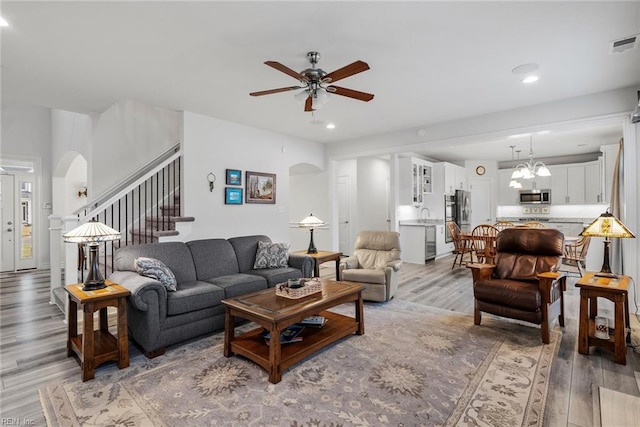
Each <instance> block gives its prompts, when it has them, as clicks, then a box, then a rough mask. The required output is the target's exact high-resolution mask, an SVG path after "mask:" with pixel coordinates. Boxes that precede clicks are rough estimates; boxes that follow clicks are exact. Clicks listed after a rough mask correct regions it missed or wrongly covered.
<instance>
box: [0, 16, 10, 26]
mask: <svg viewBox="0 0 640 427" xmlns="http://www.w3.org/2000/svg"><path fill="white" fill-rule="evenodd" d="M8 26H9V23H8V22H7V21H6V20H5V19H4V18H3V17H2V16H0V27H8Z"/></svg>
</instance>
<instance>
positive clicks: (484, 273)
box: [467, 263, 496, 283]
mask: <svg viewBox="0 0 640 427" xmlns="http://www.w3.org/2000/svg"><path fill="white" fill-rule="evenodd" d="M467 268H470V269H471V274H472V275H473V283H476V282H478V281H480V280H486V279H490V278H491V276H492V275H493V270H495V268H496V266H495V265H493V264H478V263H469V264H467Z"/></svg>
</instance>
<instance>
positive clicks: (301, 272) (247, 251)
mask: <svg viewBox="0 0 640 427" xmlns="http://www.w3.org/2000/svg"><path fill="white" fill-rule="evenodd" d="M259 241H263V242H271V240H270V239H269V237H267V236H242V237H234V238H230V239H205V240H195V241H191V242H186V243H184V242H166V243H150V244H142V245H133V246H126V247H123V248H120V249H118V250H117V251H116V253H115V265H114V267H115V270H116V271H114V272H113V273H111V274H110V275H109V280H111V281H112V282H114V283H117V284H119V285H121V286H123V287H125V288H127V289H129V290H130V291H131V296H130V297H129V298H128V313H127V314H128V327H129V333H130V336H131V337H132V338H133V339H134V340H135V342H137V343H138V344H139V345H140V347H142V349H143V351H144V353H145V354H146V355H147V357H150V358H151V357H155V356H159V355H161V354H163V353H164V352H165V347H166V346H168V345H171V344H175V343H177V342H180V341H184V340H187V339H190V338H193V337H197V336H199V335H203V334H206V333H210V332H213V331H217V330H220V329H224V313H225V306H224V305H223V304H222V303H221V301H222V300H223V299H225V298H231V297H234V296H237V295H241V294H244V293H247V292H253V291H257V290H260V289H266V288H267V287H273V286H275V285H276V284H278V283H281V282H285V281H286V280H287V279H290V278H291V279H293V278H300V277H311V276H312V275H313V267H314V260H313V258H311V257H309V256H306V255H299V254H290V255H289V259H288V264H289V265H288V266H287V267H279V268H264V269H254V268H253V267H254V261H255V257H256V251H257V248H258V242H259ZM139 257H147V258H154V259H157V260H160V261H162V262H163V263H164V264H165V265H166V266H167V267H168V268H169V269H170V270H171V272H172V273H173V275H175V278H176V281H177V290H176V291H175V292H170V291H167V289H166V287H165V286H164V285H163V284H162V283H160V281H158V280H156V279H153V278H150V277H147V276H143V275H140V274H138V272H137V271H136V267H135V265H134V261H135V260H136V259H137V258H139Z"/></svg>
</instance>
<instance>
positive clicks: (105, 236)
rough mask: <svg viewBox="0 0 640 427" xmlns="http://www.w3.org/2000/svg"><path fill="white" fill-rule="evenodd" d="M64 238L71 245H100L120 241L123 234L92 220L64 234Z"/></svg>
mask: <svg viewBox="0 0 640 427" xmlns="http://www.w3.org/2000/svg"><path fill="white" fill-rule="evenodd" d="M62 237H63V238H64V241H65V242H69V243H93V242H95V243H100V242H106V241H109V240H118V239H119V238H120V237H121V234H120V232H119V231H116V230H114V229H113V228H111V227H108V226H106V225H104V224H103V223H101V222H98V221H95V220H91V221H89V222H86V223H84V224H82V225H80V226H78V227H76V228H74V229H73V230H71V231H69V232H68V233H65V234H63V235H62Z"/></svg>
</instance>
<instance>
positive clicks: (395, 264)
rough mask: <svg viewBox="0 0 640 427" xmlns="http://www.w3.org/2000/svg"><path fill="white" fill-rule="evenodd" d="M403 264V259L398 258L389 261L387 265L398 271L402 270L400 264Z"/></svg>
mask: <svg viewBox="0 0 640 427" xmlns="http://www.w3.org/2000/svg"><path fill="white" fill-rule="evenodd" d="M401 265H402V260H400V259H396V260H393V261H389V262H388V263H387V265H386V267H387V268H391V269H393V271H398V270H400V266H401Z"/></svg>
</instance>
